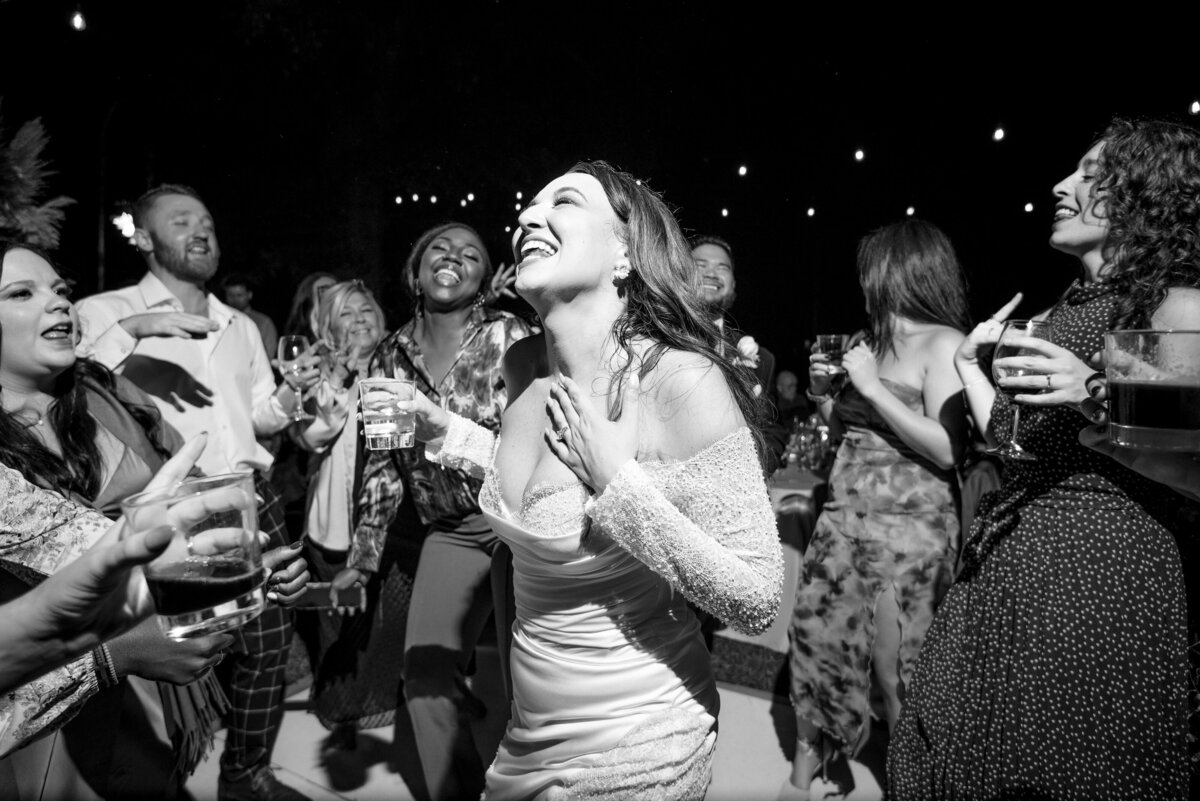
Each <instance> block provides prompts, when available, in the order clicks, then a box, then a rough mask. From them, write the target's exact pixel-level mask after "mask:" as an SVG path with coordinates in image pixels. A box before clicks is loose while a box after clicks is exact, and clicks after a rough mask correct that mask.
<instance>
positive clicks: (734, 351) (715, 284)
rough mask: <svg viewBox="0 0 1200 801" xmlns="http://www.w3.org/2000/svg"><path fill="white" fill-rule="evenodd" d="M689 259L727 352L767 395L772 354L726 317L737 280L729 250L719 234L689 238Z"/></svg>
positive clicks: (772, 371) (772, 372) (771, 383)
mask: <svg viewBox="0 0 1200 801" xmlns="http://www.w3.org/2000/svg"><path fill="white" fill-rule="evenodd" d="M691 246H692V258H693V259H694V260H695V261H696V269H697V270H699V271H700V292H701V294H702V295H703V297H704V300H705V302H707V303H708V306H709V309H711V311H712V315H713V320H714V321H715V322H716V324H717V327H718V328H720V329H721V332H722V333H723V334H725V340H726V341H727V342H728V343H729V345H730V347H729V355H730V358H733V359H735V360H737V361H740V362H741V363H742V364H745V365H746V366H747V367H749V368H750V369H751V370H753V371H754V374H755V375H756V376H757V377H758V388H759V391H760V392H761V393H764V394H767V395H770V394H771V393H772V392H773V391H774V388H775V381H774V378H775V356H774V355H772V353H771V351H769V350H767V349H766V348H764V347H762V346H761V345H759V344H758V343H757V342H755V341H754V337H752V336H750V335H748V334H745V333H743V332H742V331H739V330H737V329H736V328H735V327H734V326H733V325H732V323H731V322H730V321H729V320H728V319H726V314H727V313H728V312H729V309H730V307H731V306H733V301H734V298H735V297H736V294H737V293H736V291H735V290H736V288H737V281H736V280H734V277H733V249H732V248H731V247H730V246H729V243H728V242H726V241H725V240H724V239H722V238H721V237H719V236H708V235H706V236H696V237H693V238H692V241H691Z"/></svg>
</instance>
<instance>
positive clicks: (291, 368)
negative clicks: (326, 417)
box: [278, 334, 313, 423]
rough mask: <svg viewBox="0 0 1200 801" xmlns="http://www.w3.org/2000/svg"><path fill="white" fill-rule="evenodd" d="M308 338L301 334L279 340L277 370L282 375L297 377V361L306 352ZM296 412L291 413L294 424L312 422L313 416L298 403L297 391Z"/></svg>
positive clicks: (299, 370) (289, 335)
mask: <svg viewBox="0 0 1200 801" xmlns="http://www.w3.org/2000/svg"><path fill="white" fill-rule="evenodd" d="M308 346H309V343H308V337H306V336H304V335H303V334H288V335H286V336H281V337H280V338H279V354H278V355H279V369H280V371H281V372H284V373H291V374H292V375H299V374H300V372H301V369H302V368H301V366H300V364H299V363H298V360H299V358H300V357H301V356H303V355H304V353H305V352H306V351H307V350H308ZM296 396H297V403H296V411H294V412H292V420H293V421H294V422H297V423H299V422H303V421H304V420H312V419H313V416H312V415H311V414H309V413H308V412H306V411H304V404H303V403H301V402H300V399H299V396H300V393H299V391H297V393H296Z"/></svg>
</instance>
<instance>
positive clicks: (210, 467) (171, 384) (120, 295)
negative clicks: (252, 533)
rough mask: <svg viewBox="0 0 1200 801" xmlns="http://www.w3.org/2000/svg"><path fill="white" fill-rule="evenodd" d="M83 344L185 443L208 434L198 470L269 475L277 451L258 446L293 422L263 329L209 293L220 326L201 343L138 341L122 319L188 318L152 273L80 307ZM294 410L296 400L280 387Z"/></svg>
mask: <svg viewBox="0 0 1200 801" xmlns="http://www.w3.org/2000/svg"><path fill="white" fill-rule="evenodd" d="M76 309H77V310H78V312H79V321H80V329H81V331H82V339H81V340H80V343H79V347H78V348H76V354H77V355H78V356H81V357H88V358H91V359H94V360H96V361H98V362H100V363H101V364H103V365H104V366H106V367H108V368H109V369H111V370H114V371H116V372H119V373H121V374H122V375H124V376H125V377H126V378H128V379H130V380H131V381H133V383H135V384H137V385H138V386H139V387H141V388H142V390H144V391H145V392H146V393H148V394H149V395H150V396H151V397H153V398H154V402H155V403H156V404H157V405H158V408H159V410H160V411H161V412H162V415H163V419H164V420H166V421H167V422H168V423H170V424H171V425H173V426H174V427H175V428H176V429H177V430H178V431H179V433H180V434H182V435H183V437H184V439H191V438H192V437H193V436H195V435H197V434H199V433H201V432H203V431H207V432H208V445H207V447H206V448H205V449H204V453H203V454H201V456H200V459H199V460H198V461H197V465H198V466H199V467H200V469H201V470H203V471H204V472H205V474H207V475H216V474H219V473H229V472H245V471H249V470H266V469H268V468H269V467H270V466H271V462H272V461H273V458H274V457H272V456H271V453H270V452H269V451H268V450H267V449H266V448H264V447H263V446H262V445H260V444H259V443H258V440H257V439H256V437H257V436H267V435H269V434H273V433H275V432H276V431H279V430H281V429H283V428H286V427H287V425H288V423H289V422H290V418H289V416H288V413H287V412H286V411H285V410H284V406H283V403H281V401H280V399H279V398H278V397H276V386H275V377H274V375H273V374H272V372H271V365H270V362H269V360H268V358H267V352H266V350H264V349H263V344H262V338H261V337H260V336H259V333H258V328H257V327H255V325H254V323H253V322H252V321H251V320H250V318H249V317H247V316H246V315H244V314H242V313H241V312H239V311H237V310H235V309H231V308H230V307H229V306H226V305H225V304H224V303H222V302H221V301H219V300H217V298H216V297H214V296H213V295H212V294H211V293H210V294H209V295H208V317H209V319H211V320H213V321H215V322H216V323H217V324H218V325H219V326H220V328H219V329H218V330H216V331H213V332H210V333H209V334H208V335H207V336H205V337H203V338H199V339H188V338H184V337H146V338H144V339H136V338H134V337H133V336H132V335H130V333H129V332H128V331H126V330H125V329H124V328H123V327H122V326H121V325H120V321H121V320H123V319H125V318H126V317H129V316H131V315H134V314H142V313H145V312H182V311H183V303H182V302H181V301H180V300H179V298H177V297H175V295H174V294H172V292H171V291H170V290H169V289H167V287H166V285H164V284H163V282H162V281H160V280H159V279H158V278H157V277H156V276H155V275H154V274H153V273H149V272H148V273H146V275H145V277H144V278H142V280H141V281H139V282H138V283H137V284H136V285H135V286H131V287H126V288H125V289H116V290H112V291H110V292H102V293H100V294H98V295H92V296H91V297H88V298H84V299H83V300H81V301H79V303H78V304H77V305H76ZM279 392H280V394H281V395H284V396H285V399H286V402H287V404H288V405H289V406H291V405H294V403H295V396H294V394H293V393H292V392H291V389H290V388H286V387H281V388H280V390H279Z"/></svg>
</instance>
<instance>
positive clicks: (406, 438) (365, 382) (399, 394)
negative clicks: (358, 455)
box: [358, 378, 416, 451]
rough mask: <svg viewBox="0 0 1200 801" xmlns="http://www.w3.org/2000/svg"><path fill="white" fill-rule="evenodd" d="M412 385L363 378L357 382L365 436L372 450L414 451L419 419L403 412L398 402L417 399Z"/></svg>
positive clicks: (399, 380) (395, 381)
mask: <svg viewBox="0 0 1200 801" xmlns="http://www.w3.org/2000/svg"><path fill="white" fill-rule="evenodd" d="M415 392H416V388H415V387H414V386H413V382H412V381H409V380H408V379H403V378H364V379H362V380H361V381H359V382H358V398H359V404H360V406H361V408H362V421H363V435H364V436H365V437H366V439H367V448H368V449H370V450H373V451H383V450H392V449H393V448H411V447H412V446H413V442H414V441H415V439H416V419H415V418H414V416H413V413H412V412H401V411H400V408H399V406H398V402H399V401H410V400H412V399H413V398H414V397H415Z"/></svg>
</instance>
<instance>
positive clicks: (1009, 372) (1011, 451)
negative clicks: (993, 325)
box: [988, 320, 1050, 462]
mask: <svg viewBox="0 0 1200 801" xmlns="http://www.w3.org/2000/svg"><path fill="white" fill-rule="evenodd" d="M1019 337H1036V338H1037V339H1044V340H1046V341H1047V342H1049V341H1050V323H1049V322H1048V321H1046V320H1009V321H1008V322H1006V323H1005V324H1004V330H1002V331H1001V332H1000V339H998V340H997V341H996V351H995V353H994V354H993V355H992V378H993V379H994V380H995V383H996V388H997V389H999V390H1000V391H1001V392H1004V393H1006V394H1007V395H1008V396H1009V397H1010V398H1011V397H1012V396H1014V395H1017V394H1019V393H1028V392H1029V390H1027V389H1005V388H1004V387H1002V386H1000V379H1001V378H1015V377H1019V376H1023V375H1028V374H1029V373H1030V371H1029V370H1026V369H1024V368H1012V367H1009V368H1003V367H1000V366H999V365H998V364H997V362H998V361H999V360H1000V359H1003V358H1005V357H1007V356H1036V355H1039V354H1037V353H1036V352H1035V351H1032V350H1030V349H1029V348H1021V347H1018V346H1016V345H1014V344H1013V342H1012V340H1014V339H1017V338H1019ZM1012 410H1013V420H1012V433H1011V434H1009V437H1008V442H1006V443H1005V444H1003V445H998V446H996V447H995V448H989V449H988V453H993V454H997V455H999V456H1001V457H1003V458H1005V459H1013V460H1015V461H1019V462H1036V461H1037V458H1038V457H1037V456H1036V455H1035V454H1033V453H1031V452H1030V451H1027V450H1025V449H1024V448H1022V447H1021V446H1020V445H1018V444H1017V424H1018V423H1019V422H1020V420H1021V404H1019V403H1015V402H1014V403H1013V404H1012Z"/></svg>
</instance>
